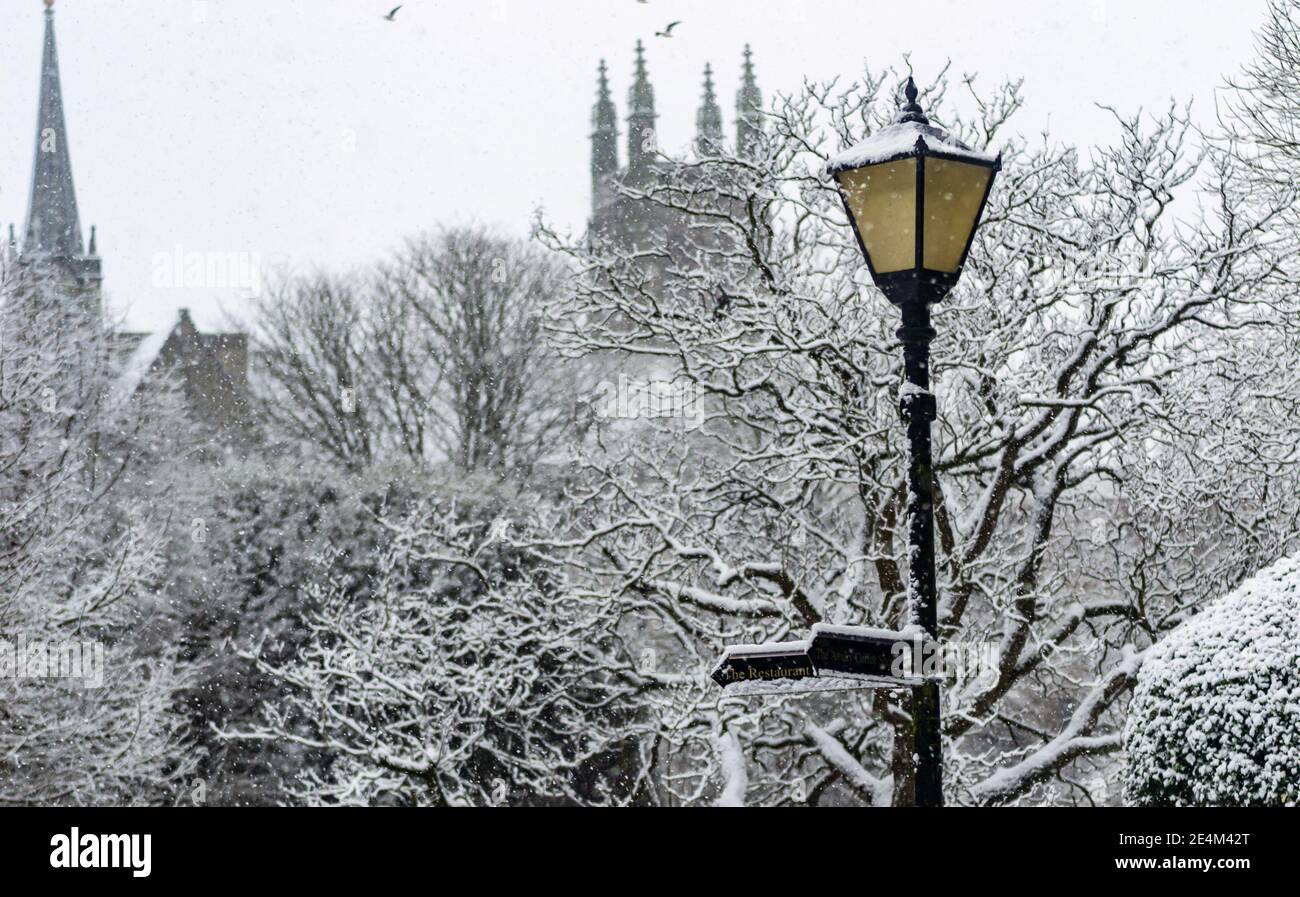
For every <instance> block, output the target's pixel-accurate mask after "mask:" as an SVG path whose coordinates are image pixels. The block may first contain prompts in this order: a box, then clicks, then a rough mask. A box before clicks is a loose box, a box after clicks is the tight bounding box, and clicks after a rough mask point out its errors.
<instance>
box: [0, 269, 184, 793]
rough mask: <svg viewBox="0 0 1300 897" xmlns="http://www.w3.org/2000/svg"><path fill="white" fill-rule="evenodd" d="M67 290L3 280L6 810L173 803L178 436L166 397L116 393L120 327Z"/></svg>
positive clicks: (33, 280)
mask: <svg viewBox="0 0 1300 897" xmlns="http://www.w3.org/2000/svg"><path fill="white" fill-rule="evenodd" d="M61 283H63V282H62V281H60V280H59V279H58V278H57V272H51V271H47V270H44V269H43V268H41V267H40V266H39V265H36V264H27V265H21V266H20V265H15V266H11V267H9V268H7V269H6V270H5V271H4V274H3V282H2V283H0V640H3V641H4V642H5V647H6V648H7V650H8V651H9V652H12V653H10V654H8V656H7V658H6V662H7V664H8V663H12V664H13V666H12V667H10V668H9V669H8V670H6V671H5V672H4V674H3V675H0V803H56V804H103V803H114V804H123V803H155V802H171V801H172V800H174V799H175V797H176V795H177V793H178V792H179V790H180V788H181V786H182V784H183V783H186V777H187V775H188V773H189V772H190V771H191V770H192V769H193V766H194V758H193V756H192V755H191V753H190V752H189V750H188V748H187V746H186V743H185V740H184V728H185V727H184V718H183V716H182V715H180V714H179V713H177V712H176V701H177V699H178V696H179V694H180V690H181V688H183V686H184V685H185V681H186V679H185V670H184V667H183V665H181V664H178V663H177V659H176V657H175V650H174V644H173V643H172V639H173V637H174V631H173V630H172V629H171V628H170V626H169V613H170V612H169V608H168V607H167V603H166V599H165V598H164V597H162V596H160V595H159V594H158V587H159V586H160V584H161V583H162V582H163V580H164V578H165V571H164V562H165V555H166V539H165V533H164V524H165V518H166V508H165V507H164V508H160V507H158V506H157V505H155V504H154V503H153V502H152V498H154V497H156V496H157V492H158V490H157V488H155V483H156V480H157V478H158V477H159V472H158V471H157V470H156V469H154V466H153V465H154V464H155V463H156V462H157V460H158V457H159V456H165V455H166V454H167V452H168V451H169V448H170V447H171V446H172V444H171V442H170V440H169V436H168V434H169V433H170V434H174V433H176V432H178V430H180V429H181V428H180V427H178V426H177V423H176V420H175V418H174V417H173V416H172V415H174V413H175V411H176V406H175V405H174V404H173V403H172V402H171V401H169V393H168V391H167V390H166V389H159V390H156V391H154V392H153V393H151V394H149V395H147V396H134V395H124V394H122V393H121V392H120V391H118V390H117V389H116V388H115V382H114V378H113V373H112V370H113V369H112V365H111V363H110V361H111V358H110V355H111V345H110V337H109V334H108V333H107V332H106V331H105V330H104V328H103V327H102V325H101V323H100V321H99V318H98V316H97V315H96V314H91V313H87V312H86V309H85V308H84V307H83V304H82V303H81V302H80V299H81V298H82V297H81V295H80V294H78V293H76V291H75V290H69V289H65V288H64V287H63V286H61V285H60V284H61ZM33 651H34V652H35V656H36V657H37V658H38V659H39V658H40V657H41V656H42V655H43V656H44V659H45V660H44V662H38V664H37V666H35V667H33V666H32V665H31V664H30V658H31V657H32V656H33ZM56 655H61V656H62V657H63V658H65V660H64V661H61V662H60V663H56V662H55V660H54V658H55V657H56ZM77 661H79V665H78V663H77ZM19 664H22V668H21V669H19V668H18V665H19ZM56 672H57V673H59V674H60V675H55V673H56ZM69 673H72V675H69Z"/></svg>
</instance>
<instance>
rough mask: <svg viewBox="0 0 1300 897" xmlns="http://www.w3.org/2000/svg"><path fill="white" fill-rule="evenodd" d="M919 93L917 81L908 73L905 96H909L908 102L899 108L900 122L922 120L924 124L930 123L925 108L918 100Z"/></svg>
mask: <svg viewBox="0 0 1300 897" xmlns="http://www.w3.org/2000/svg"><path fill="white" fill-rule="evenodd" d="M918 93H919V91H917V89H916V82H915V81H913V80H912V76H911V75H908V76H907V84H906V85H904V87H903V96H905V97H907V103H906V104H905V105H904V106H903V108H901V109H899V110H898V121H899V123H900V124H901V123H902V122H905V121H914V122H920V123H921V124H923V125H928V124H929V123H930V119H928V118H926V117H925V112H924V110H922V109H921V106H920V104H919V103H917V102H916V97H917V94H918Z"/></svg>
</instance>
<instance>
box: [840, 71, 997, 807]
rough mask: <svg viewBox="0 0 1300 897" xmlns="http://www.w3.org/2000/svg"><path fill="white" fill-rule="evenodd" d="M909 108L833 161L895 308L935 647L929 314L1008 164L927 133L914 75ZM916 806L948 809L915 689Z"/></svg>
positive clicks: (923, 604) (917, 533)
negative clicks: (995, 179) (997, 176)
mask: <svg viewBox="0 0 1300 897" xmlns="http://www.w3.org/2000/svg"><path fill="white" fill-rule="evenodd" d="M905 95H906V97H907V103H906V104H905V105H904V106H903V107H902V109H900V110H899V114H898V117H897V118H896V119H895V120H894V122H893V123H892V124H890V125H887V126H885V127H883V128H880V129H879V130H877V131H876V132H875V133H874V134H872V135H871V136H870V137H869V138H867V139H866V140H864V141H863V142H861V143H859V144H857V145H855V146H853V147H850V148H849V149H847V150H845V151H844V152H842V153H840V154H839V155H836V156H833V157H832V158H831V159H830V160H828V162H827V166H826V168H827V172H828V173H829V174H830V175H831V176H832V177H833V178H834V179H835V182H836V184H837V185H838V187H839V191H840V196H841V198H842V199H843V200H844V209H845V211H846V212H847V213H848V217H849V222H850V223H851V224H852V225H853V233H854V235H855V236H856V237H857V240H858V246H859V248H860V249H861V250H862V254H863V256H864V257H865V258H866V260H867V267H868V269H869V270H870V271H871V276H872V279H873V280H874V281H875V283H876V286H878V287H879V288H880V290H881V291H882V292H883V293H884V294H885V296H886V297H887V298H888V299H889V301H890V302H893V303H894V304H895V305H897V306H899V310H900V312H901V313H902V326H901V327H900V328H899V329H898V339H899V341H900V342H901V343H902V344H903V370H904V378H905V379H904V383H903V387H902V389H901V390H900V394H899V406H900V410H901V412H902V416H903V419H904V421H906V423H907V439H908V444H909V446H910V458H909V464H908V473H907V484H908V500H907V513H908V534H907V535H908V573H909V575H908V586H907V592H908V602H907V606H908V624H909V625H913V626H920V627H921V628H922V629H924V630H925V633H926V635H928V636H929V637H930V638H931V639H936V640H937V639H938V636H939V633H938V619H937V617H938V594H937V590H936V587H935V572H934V475H933V471H932V464H931V456H930V424H931V422H932V421H933V420H934V418H935V400H934V395H933V394H932V393H931V392H930V341H931V340H932V339H934V336H935V331H934V328H933V327H931V326H930V305H931V304H932V303H934V302H938V301H939V300H940V299H942V298H943V297H944V296H945V295H946V294H947V293H948V291H949V290H951V289H952V288H953V286H954V285H956V283H957V280H958V278H959V277H960V276H961V269H962V265H963V264H964V263H965V261H966V255H967V253H968V252H969V251H970V245H971V240H972V239H973V238H974V235H975V226H976V225H977V224H978V223H979V219H980V215H981V213H982V212H983V210H984V203H985V201H986V200H987V199H988V195H989V189H990V188H991V187H992V186H993V177H994V174H995V173H996V172H997V171H998V170H999V169H1000V168H1001V156H1000V155H999V156H990V155H988V154H986V153H982V152H978V151H976V150H972V149H971V148H970V147H968V146H966V145H965V144H964V143H962V142H961V141H959V140H956V139H955V138H953V137H951V136H950V135H949V134H947V133H946V132H945V131H943V130H941V129H940V128H937V127H935V126H934V125H932V124H930V120H929V119H928V118H926V115H925V113H924V112H923V111H922V110H921V107H920V106H919V105H917V102H916V96H917V90H916V84H915V82H913V81H912V79H911V78H910V77H909V78H908V79H907V87H906V88H905ZM912 726H913V738H914V745H913V754H914V757H915V761H914V762H915V787H916V805H917V806H921V807H938V806H942V805H943V746H942V740H941V733H940V729H939V685H938V683H937V682H934V681H927V682H925V683H923V684H921V685H917V686H914V687H913V689H912Z"/></svg>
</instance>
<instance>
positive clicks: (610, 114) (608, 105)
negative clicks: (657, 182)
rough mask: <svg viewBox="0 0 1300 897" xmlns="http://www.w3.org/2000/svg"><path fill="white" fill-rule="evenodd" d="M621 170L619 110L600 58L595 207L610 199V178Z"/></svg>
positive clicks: (594, 119) (594, 111) (594, 124)
mask: <svg viewBox="0 0 1300 897" xmlns="http://www.w3.org/2000/svg"><path fill="white" fill-rule="evenodd" d="M617 174H618V113H617V112H616V111H615V109H614V101H613V99H611V97H610V95H609V74H608V69H607V68H606V67H605V60H603V59H602V60H601V61H600V68H599V69H598V77H597V83H596V104H595V105H594V106H592V108H591V208H592V211H593V212H594V211H596V210H597V209H599V208H600V207H601V206H602V205H604V204H605V202H606V200H607V199H608V192H609V179H610V178H612V177H614V176H615V175H617Z"/></svg>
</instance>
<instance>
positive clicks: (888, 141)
mask: <svg viewBox="0 0 1300 897" xmlns="http://www.w3.org/2000/svg"><path fill="white" fill-rule="evenodd" d="M906 96H907V103H906V104H905V105H904V106H903V107H902V108H901V109H900V110H899V112H898V116H897V117H896V118H895V119H894V121H893V123H892V124H888V125H886V126H885V127H883V128H878V129H877V130H876V131H874V132H873V133H872V134H871V136H869V137H868V138H867V139H865V140H863V141H860V142H859V143H855V144H854V145H853V146H851V147H849V148H848V149H845V150H841V151H840V152H838V153H836V154H835V155H833V156H831V157H830V158H829V159H827V160H826V173H827V174H836V173H838V172H841V171H849V170H851V169H854V168H861V167H863V166H864V165H875V164H877V163H880V162H890V161H892V160H894V159H902V158H905V157H907V156H913V155H917V154H918V153H922V152H923V153H926V154H932V155H943V156H951V157H954V158H959V159H960V158H965V159H969V160H970V161H972V162H975V163H978V164H981V165H990V166H993V167H995V168H996V167H1000V160H1001V156H995V155H993V154H991V153H984V152H980V151H979V150H974V149H971V148H970V147H969V146H967V145H966V144H964V143H962V142H961V141H960V140H958V139H957V138H956V137H953V136H952V135H951V134H949V133H948V132H947V131H945V130H944V129H943V128H940V127H938V126H936V125H933V124H931V123H930V120H929V119H928V118H926V117H925V113H923V112H922V111H921V107H920V106H918V105H917V103H916V85H915V83H913V81H912V79H911V78H908V79H907V90H906Z"/></svg>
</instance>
